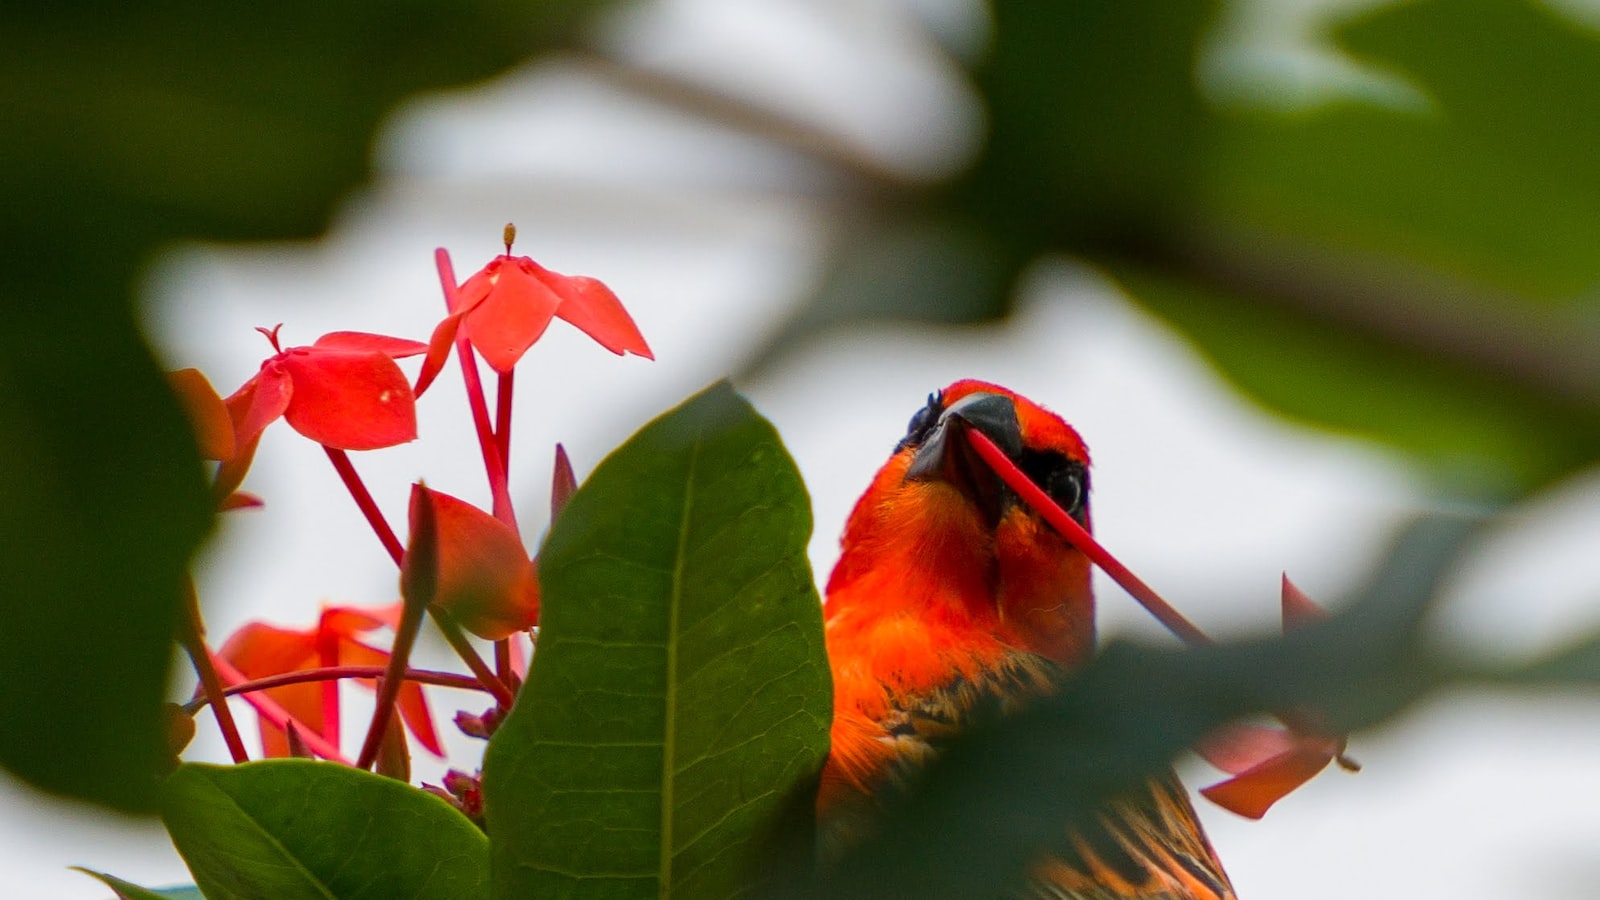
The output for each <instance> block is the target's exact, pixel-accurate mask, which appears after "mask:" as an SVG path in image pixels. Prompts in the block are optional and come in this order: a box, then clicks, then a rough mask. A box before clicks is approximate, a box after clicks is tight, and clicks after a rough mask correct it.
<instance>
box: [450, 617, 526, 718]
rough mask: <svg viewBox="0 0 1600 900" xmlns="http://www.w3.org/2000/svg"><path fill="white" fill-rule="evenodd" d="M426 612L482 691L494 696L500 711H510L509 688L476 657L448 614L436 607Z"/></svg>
mask: <svg viewBox="0 0 1600 900" xmlns="http://www.w3.org/2000/svg"><path fill="white" fill-rule="evenodd" d="M428 612H429V613H432V614H433V622H434V624H435V625H438V626H439V631H440V633H442V634H443V635H444V639H445V640H446V641H447V642H448V643H449V644H450V647H451V649H453V650H455V651H456V655H457V656H459V657H461V661H462V662H464V663H466V664H467V668H469V669H471V670H472V674H473V675H475V676H477V678H478V683H479V684H481V685H483V689H484V690H486V691H488V692H489V693H491V694H493V695H494V702H495V703H496V704H498V705H499V707H500V708H501V709H510V708H511V702H512V701H513V700H515V699H516V696H515V695H513V694H512V693H511V688H509V687H507V686H506V683H505V682H503V681H501V680H500V679H499V678H498V677H496V676H495V673H494V672H493V671H492V670H490V668H489V665H488V664H487V663H485V662H484V661H483V657H481V656H479V655H478V651H477V650H475V649H473V646H472V642H471V641H468V640H467V636H466V635H465V634H463V633H462V632H461V626H460V625H457V624H456V623H455V620H454V619H451V618H450V616H449V614H448V613H446V612H444V611H442V610H440V609H438V608H437V607H432V606H430V607H428Z"/></svg>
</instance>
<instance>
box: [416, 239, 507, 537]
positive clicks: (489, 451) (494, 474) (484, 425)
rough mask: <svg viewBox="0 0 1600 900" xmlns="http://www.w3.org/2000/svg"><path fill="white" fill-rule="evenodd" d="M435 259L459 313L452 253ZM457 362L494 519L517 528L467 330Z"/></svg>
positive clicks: (460, 337) (449, 302)
mask: <svg viewBox="0 0 1600 900" xmlns="http://www.w3.org/2000/svg"><path fill="white" fill-rule="evenodd" d="M433 259H434V263H435V265H436V266H437V268H438V270H439V286H440V287H441V288H443V289H444V302H445V307H446V309H448V310H449V311H450V312H455V310H456V274H455V267H454V265H453V264H452V263H451V261H450V253H449V251H447V250H445V249H444V248H443V247H440V248H439V249H438V250H436V251H434V254H433ZM456 359H457V360H458V361H460V363H461V380H462V383H463V384H464V385H465V386H466V389H467V406H468V408H469V409H471V411H472V425H473V428H474V429H475V430H476V431H477V433H478V449H479V451H480V452H481V453H482V454H483V468H484V472H485V474H486V475H487V476H488V478H489V493H490V496H491V497H492V498H493V512H494V517H495V518H497V519H499V520H500V521H502V522H504V523H506V524H507V525H509V526H511V527H512V528H513V529H515V528H516V527H517V515H516V512H515V511H514V510H513V509H512V507H511V489H510V486H509V485H508V483H507V475H506V473H507V468H506V458H507V457H506V455H505V454H503V453H501V452H500V442H499V440H498V439H497V438H496V437H495V433H494V429H493V428H492V427H491V426H490V424H489V404H488V401H487V400H485V399H484V394H483V379H482V378H481V377H480V376H479V373H478V361H477V357H476V356H474V355H473V349H472V342H471V341H470V340H468V338H467V332H466V329H465V328H462V329H461V330H459V331H458V332H456ZM508 402H509V401H508ZM508 416H509V413H508ZM507 434H508V435H509V434H510V432H509V431H508V432H507ZM507 446H508V447H509V438H508V441H507Z"/></svg>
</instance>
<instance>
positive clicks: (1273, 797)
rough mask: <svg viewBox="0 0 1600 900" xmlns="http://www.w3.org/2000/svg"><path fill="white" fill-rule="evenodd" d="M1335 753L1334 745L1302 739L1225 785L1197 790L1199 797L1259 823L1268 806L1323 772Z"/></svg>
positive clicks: (1333, 742)
mask: <svg viewBox="0 0 1600 900" xmlns="http://www.w3.org/2000/svg"><path fill="white" fill-rule="evenodd" d="M1337 752H1338V742H1337V741H1334V740H1331V739H1327V738H1302V739H1301V741H1300V743H1299V744H1298V745H1297V746H1296V747H1294V748H1293V749H1291V750H1289V751H1287V752H1285V753H1282V754H1279V755H1278V756H1275V757H1272V758H1271V759H1268V760H1266V761H1265V762H1262V763H1261V764H1260V765H1257V766H1254V767H1253V768H1250V769H1247V770H1246V771H1244V772H1242V773H1240V774H1239V775H1237V776H1235V777H1233V778H1230V779H1228V780H1227V781H1223V782H1221V783H1218V784H1214V785H1212V786H1210V787H1208V788H1201V790H1200V793H1201V794H1204V795H1205V797H1206V799H1208V800H1210V801H1211V802H1212V803H1215V804H1217V805H1218V806H1220V807H1222V808H1223V809H1226V810H1229V811H1231V812H1235V813H1238V814H1239V815H1241V816H1244V817H1246V818H1250V819H1259V818H1261V817H1262V816H1264V815H1266V813H1267V810H1268V809H1270V808H1271V807H1272V804H1274V803H1277V802H1278V801H1279V800H1281V799H1283V798H1284V797H1285V796H1287V795H1288V794H1289V793H1290V792H1292V791H1293V790H1294V789H1295V788H1297V787H1299V786H1300V785H1302V784H1305V783H1306V782H1307V781H1310V780H1311V778H1312V777H1314V776H1315V775H1316V774H1317V773H1318V772H1321V771H1322V770H1323V769H1325V768H1327V765H1328V763H1329V762H1331V761H1332V760H1333V757H1334V755H1335V754H1336V753H1337Z"/></svg>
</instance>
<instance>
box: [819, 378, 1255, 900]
mask: <svg viewBox="0 0 1600 900" xmlns="http://www.w3.org/2000/svg"><path fill="white" fill-rule="evenodd" d="M969 428H975V429H978V430H979V431H981V432H982V433H983V434H985V435H986V436H988V437H989V438H990V439H991V440H993V441H994V442H995V443H996V444H997V445H998V446H999V447H1000V448H1001V449H1002V450H1004V451H1005V452H1006V454H1007V456H1009V457H1010V458H1011V459H1012V460H1013V461H1014V462H1016V463H1017V465H1018V467H1019V468H1021V469H1022V471H1023V472H1024V473H1026V474H1027V475H1028V477H1030V478H1031V479H1033V481H1034V482H1035V483H1037V484H1038V485H1039V486H1040V487H1042V488H1044V489H1045V491H1046V492H1047V493H1049V494H1050V496H1051V498H1053V499H1054V500H1055V501H1056V502H1057V503H1058V504H1060V506H1061V507H1062V508H1063V509H1065V510H1066V511H1067V512H1068V513H1069V514H1070V515H1072V516H1073V517H1074V518H1076V519H1077V520H1078V521H1079V522H1080V523H1082V524H1083V526H1084V527H1085V528H1088V527H1089V501H1088V498H1089V454H1088V451H1087V450H1086V449H1085V448H1084V445H1083V441H1082V440H1081V439H1080V438H1079V437H1078V433H1077V432H1076V431H1074V430H1073V429H1072V427H1071V426H1069V425H1068V424H1067V423H1066V422H1064V421H1062V420H1061V418H1060V417H1058V416H1056V415H1055V414H1054V413H1051V412H1049V411H1047V410H1045V409H1044V408H1042V407H1040V406H1038V405H1036V404H1034V403H1032V402H1030V401H1028V400H1027V399H1025V398H1023V397H1019V396H1017V395H1016V394H1014V393H1012V392H1011V391H1008V390H1006V389H1005V388H1002V387H998V386H996V385H992V384H986V383H984V382H981V381H970V380H968V381H958V382H956V383H955V384H952V385H951V386H950V387H948V388H946V389H945V390H943V391H941V392H939V393H937V394H934V395H933V396H931V397H929V398H928V404H927V406H925V407H923V408H922V409H921V410H920V411H918V412H917V414H916V415H915V416H913V417H912V419H911V424H910V427H909V429H908V431H907V433H906V436H905V437H904V438H903V439H902V440H901V441H900V443H899V445H898V446H897V447H896V448H895V452H894V455H893V456H891V457H890V458H889V462H888V463H887V464H885V465H884V467H883V468H882V469H880V470H879V471H878V474H877V476H876V477H875V478H874V479H873V481H872V486H871V487H869V488H868V489H867V492H866V493H865V494H864V495H862V497H861V499H860V500H859V501H857V502H856V506H855V509H854V511H852V512H851V514H850V519H849V522H848V523H847V524H846V526H845V532H844V539H843V541H842V552H841V555H840V557H839V562H838V565H837V566H835V568H834V570H833V575H832V577H830V578H829V579H828V591H827V594H828V597H827V605H826V607H825V618H826V622H827V642H828V657H829V659H830V661H831V664H832V667H833V685H834V714H833V732H832V738H833V749H832V752H831V753H830V755H829V758H828V763H827V767H826V768H825V769H824V771H823V780H822V790H821V794H820V796H819V801H818V821H819V826H820V828H821V829H822V831H821V833H822V846H823V852H824V855H829V854H836V853H837V852H838V851H839V850H840V849H842V848H843V847H846V846H848V845H849V844H850V843H851V841H852V840H853V839H855V838H856V837H857V836H859V835H861V834H863V833H866V832H870V829H871V828H872V823H873V822H874V820H875V819H876V818H877V816H878V815H879V814H880V806H879V804H878V803H877V802H876V801H874V797H881V796H885V795H886V794H887V793H888V792H889V791H892V790H893V789H895V788H896V787H898V786H900V785H903V784H905V783H906V782H907V780H908V779H911V778H913V777H914V776H915V775H916V773H917V772H918V771H919V770H920V769H921V768H922V767H923V766H924V765H926V763H927V762H928V761H929V760H930V759H931V758H932V757H933V755H934V754H935V753H936V752H937V748H938V746H939V743H940V741H941V740H942V739H945V738H948V737H949V736H951V735H953V734H956V733H959V732H961V731H962V730H964V729H965V728H966V727H969V726H970V725H971V724H973V723H974V722H976V721H978V720H979V719H980V717H982V716H987V715H993V714H994V713H995V712H997V711H998V712H1001V713H1003V712H1005V711H1006V710H1008V709H1014V708H1017V707H1019V706H1021V705H1023V704H1026V703H1027V702H1028V700H1029V699H1030V698H1033V697H1037V696H1039V695H1040V694H1042V693H1044V692H1046V691H1049V690H1050V689H1051V685H1052V684H1053V683H1054V676H1055V674H1056V673H1058V672H1059V671H1061V670H1063V669H1072V668H1074V667H1076V666H1078V665H1080V664H1082V663H1083V662H1084V661H1085V660H1087V659H1088V658H1089V656H1090V655H1091V654H1092V653H1093V652H1094V644H1095V630H1094V596H1093V593H1092V592H1091V589H1090V564H1089V561H1088V559H1087V558H1085V557H1084V556H1083V554H1082V553H1080V552H1079V551H1078V550H1076V549H1075V548H1073V547H1072V546H1071V545H1069V544H1068V543H1067V542H1066V540H1064V539H1063V538H1062V537H1061V536H1060V535H1058V534H1056V533H1055V531H1053V530H1052V529H1051V528H1050V526H1049V525H1047V524H1046V523H1045V522H1044V521H1042V520H1041V519H1040V518H1039V516H1038V515H1037V514H1035V513H1034V512H1033V511H1032V510H1030V509H1029V508H1028V507H1027V506H1026V505H1024V504H1023V503H1022V502H1020V501H1019V500H1018V499H1017V497H1016V496H1015V495H1014V494H1012V493H1011V491H1010V490H1009V489H1008V488H1006V487H1005V486H1004V485H1002V484H1001V482H1000V481H999V479H998V478H997V477H996V476H995V475H994V473H993V472H992V471H990V470H989V468H988V467H987V466H986V465H985V464H984V463H983V461H982V460H980V459H978V457H977V456H976V455H975V453H974V452H973V451H972V449H971V447H970V446H969V445H968V443H967V441H966V437H965V434H964V431H965V430H966V429H969ZM1033 877H1034V884H1033V889H1032V891H1030V893H1029V896H1039V897H1056V898H1081V900H1090V898H1095V900H1099V898H1113V897H1143V898H1165V900H1230V898H1233V897H1234V893H1233V888H1232V886H1231V885H1230V884H1229V882H1228V876H1227V874H1226V873H1224V872H1223V869H1222V864H1221V863H1220V862H1219V861H1218V860H1217V857H1216V854H1215V853H1214V852H1213V851H1212V849H1211V844H1210V842H1209V841H1208V840H1207V839H1206V836H1205V833H1204V832H1203V831H1202V830H1201V828H1200V823H1199V820H1198V819H1196V817H1195V813H1194V807H1193V806H1192V805H1190V803H1189V798H1188V794H1187V793H1186V792H1185V791H1184V788H1183V787H1182V785H1180V784H1179V783H1178V781H1177V779H1176V778H1175V777H1173V776H1172V775H1171V774H1170V773H1168V774H1167V775H1165V776H1162V777H1158V778H1155V779H1152V780H1151V781H1149V782H1148V783H1147V784H1145V785H1144V786H1143V787H1142V788H1141V789H1140V790H1138V791H1135V792H1133V793H1131V794H1129V795H1128V796H1126V797H1123V798H1121V799H1120V800H1118V801H1117V802H1115V803H1113V804H1112V805H1110V806H1108V807H1107V808H1106V809H1105V810H1103V811H1102V812H1101V814H1100V815H1099V816H1098V818H1097V820H1096V822H1095V824H1094V825H1093V826H1092V827H1085V828H1082V829H1079V830H1078V831H1075V832H1074V833H1072V835H1071V836H1070V840H1069V841H1068V850H1067V851H1066V852H1065V853H1064V854H1062V855H1060V856H1058V857H1054V858H1050V859H1047V860H1041V862H1040V864H1039V865H1038V866H1037V867H1036V868H1035V870H1034V872H1033Z"/></svg>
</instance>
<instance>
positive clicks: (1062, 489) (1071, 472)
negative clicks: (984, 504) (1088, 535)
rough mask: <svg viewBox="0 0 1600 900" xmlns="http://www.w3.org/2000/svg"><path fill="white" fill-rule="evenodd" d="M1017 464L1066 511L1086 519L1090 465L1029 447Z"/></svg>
mask: <svg viewBox="0 0 1600 900" xmlns="http://www.w3.org/2000/svg"><path fill="white" fill-rule="evenodd" d="M1017 467H1018V468H1020V469H1021V470H1022V472H1023V474H1025V475H1027V476H1028V478H1029V480H1031V481H1032V482H1033V483H1034V484H1037V485H1038V486H1039V487H1041V488H1044V492H1045V493H1046V494H1049V495H1050V499H1051V500H1054V501H1055V502H1056V505H1058V506H1060V507H1061V508H1062V509H1064V510H1066V511H1067V515H1069V516H1071V517H1073V518H1074V519H1077V520H1078V521H1079V522H1080V523H1081V522H1082V521H1083V518H1084V507H1085V506H1086V504H1087V501H1088V495H1089V469H1088V468H1087V467H1086V466H1084V464H1083V463H1081V462H1078V461H1077V460H1074V459H1068V458H1066V457H1065V456H1062V455H1061V454H1059V453H1054V452H1039V451H1036V450H1026V451H1023V454H1022V458H1021V459H1018V460H1017Z"/></svg>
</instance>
